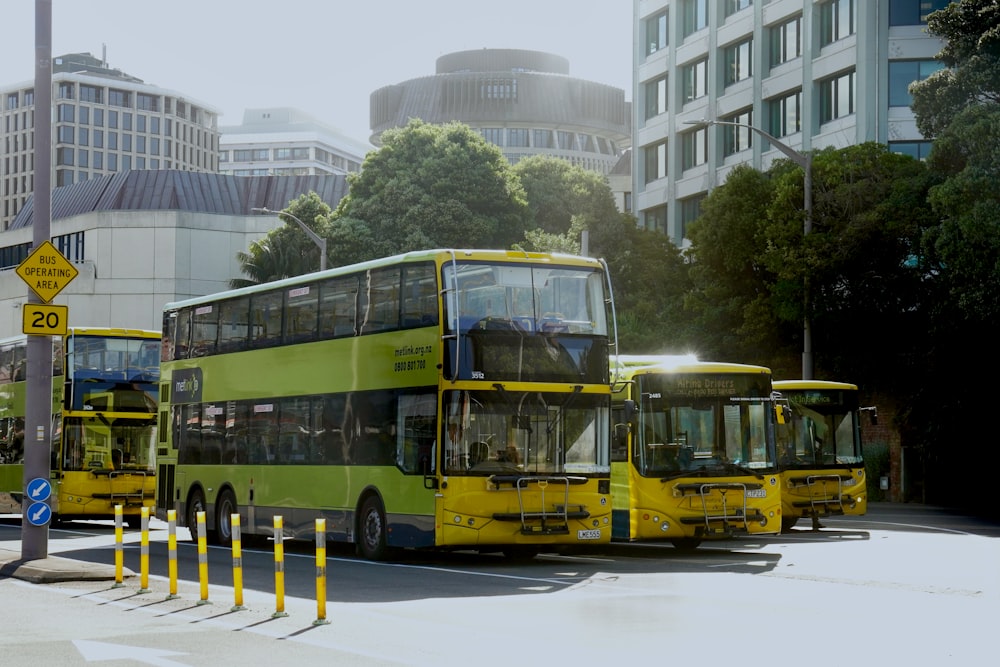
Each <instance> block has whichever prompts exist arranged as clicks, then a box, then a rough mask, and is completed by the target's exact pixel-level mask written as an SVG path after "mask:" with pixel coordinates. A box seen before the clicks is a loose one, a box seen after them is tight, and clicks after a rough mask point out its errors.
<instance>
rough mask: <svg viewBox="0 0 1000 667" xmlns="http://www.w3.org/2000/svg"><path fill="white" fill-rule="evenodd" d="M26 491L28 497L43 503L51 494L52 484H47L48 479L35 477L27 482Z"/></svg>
mask: <svg viewBox="0 0 1000 667" xmlns="http://www.w3.org/2000/svg"><path fill="white" fill-rule="evenodd" d="M26 491H27V494H28V498H29V499H31V500H33V501H35V502H39V503H44V502H45V501H46V500H48V499H49V496H51V495H52V485H51V484H49V480H47V479H45V478H43V477H36V478H35V479H33V480H31V481H30V482H28V488H27V489H26Z"/></svg>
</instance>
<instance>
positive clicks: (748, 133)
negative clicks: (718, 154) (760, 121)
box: [719, 109, 753, 156]
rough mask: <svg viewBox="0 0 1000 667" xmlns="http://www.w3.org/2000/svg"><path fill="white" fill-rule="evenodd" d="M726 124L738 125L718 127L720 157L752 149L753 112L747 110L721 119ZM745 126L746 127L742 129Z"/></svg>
mask: <svg viewBox="0 0 1000 667" xmlns="http://www.w3.org/2000/svg"><path fill="white" fill-rule="evenodd" d="M722 120H724V121H725V122H727V123H739V124H740V126H737V125H720V126H719V129H720V130H722V155H723V156H729V155H735V154H737V153H740V152H742V151H745V150H749V149H750V148H752V147H753V130H751V129H750V128H751V127H753V111H752V110H750V109H747V110H746V111H741V112H740V113H738V114H736V115H733V116H727V117H725V118H723V119H722ZM742 126H746V127H742Z"/></svg>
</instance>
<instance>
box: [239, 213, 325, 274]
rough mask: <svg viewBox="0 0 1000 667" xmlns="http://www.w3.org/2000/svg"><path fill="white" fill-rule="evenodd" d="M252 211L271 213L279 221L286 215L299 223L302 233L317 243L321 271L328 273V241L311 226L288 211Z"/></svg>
mask: <svg viewBox="0 0 1000 667" xmlns="http://www.w3.org/2000/svg"><path fill="white" fill-rule="evenodd" d="M250 210H251V211H253V212H254V213H271V214H274V215H276V216H278V218H279V219H280V218H281V216H283V215H285V216H288V217H289V218H291V219H292V220H294V221H295V222H296V223H298V225H299V227H301V228H302V231H303V232H305V233H306V236H308V237H309V240H310V241H312V242H313V243H315V244H316V247H317V248H319V270H320V271H326V239H324V238H322V237H321V236H320V235H319V234H317V233H316V232H314V231H313V230H312V229H310V228H309V225H307V224H306V223H304V222H302V221H301V220H299V219H298V218H296V217H295V216H294V215H292V214H291V213H289V212H288V211H272V210H271V209H269V208H266V207H261V208H252V209H250Z"/></svg>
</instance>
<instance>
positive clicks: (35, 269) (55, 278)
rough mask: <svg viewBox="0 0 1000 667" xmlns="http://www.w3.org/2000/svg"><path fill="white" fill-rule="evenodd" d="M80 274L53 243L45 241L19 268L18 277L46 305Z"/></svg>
mask: <svg viewBox="0 0 1000 667" xmlns="http://www.w3.org/2000/svg"><path fill="white" fill-rule="evenodd" d="M79 273H80V271H79V270H78V269H77V268H76V267H75V266H73V265H72V264H71V263H70V262H69V260H68V259H66V258H65V257H63V255H62V253H61V252H59V250H58V249H57V248H56V247H55V246H54V245H52V242H51V241H43V242H42V244H41V245H40V246H38V247H37V248H35V249H34V250H32V251H31V254H30V255H28V256H27V258H25V260H24V261H23V262H21V263H20V264H18V266H17V275H19V276H21V280H23V281H24V282H26V283H28V287H30V288H31V290H32V291H33V292H34V293H35V294H37V295H38V298H39V299H41V300H42V301H44V302H45V303H48V302H49V301H52V299H54V298H55V296H56V294H59V292H61V291H62V290H63V288H64V287H66V285H68V284H69V282H70V281H71V280H73V278H76V277H77V275H78V274H79Z"/></svg>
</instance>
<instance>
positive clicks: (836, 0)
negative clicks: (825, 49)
mask: <svg viewBox="0 0 1000 667" xmlns="http://www.w3.org/2000/svg"><path fill="white" fill-rule="evenodd" d="M819 12H820V13H819V26H820V46H826V45H827V44H832V43H833V42H836V41H837V40H840V39H844V38H845V37H849V36H851V35H853V34H854V0H830V1H829V2H825V3H823V4H822V5H820V9H819Z"/></svg>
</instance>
